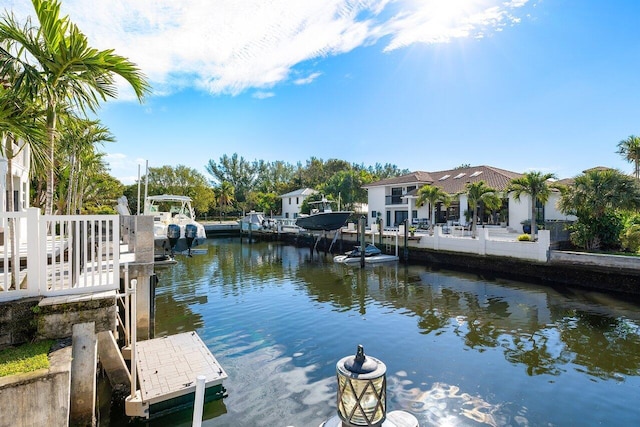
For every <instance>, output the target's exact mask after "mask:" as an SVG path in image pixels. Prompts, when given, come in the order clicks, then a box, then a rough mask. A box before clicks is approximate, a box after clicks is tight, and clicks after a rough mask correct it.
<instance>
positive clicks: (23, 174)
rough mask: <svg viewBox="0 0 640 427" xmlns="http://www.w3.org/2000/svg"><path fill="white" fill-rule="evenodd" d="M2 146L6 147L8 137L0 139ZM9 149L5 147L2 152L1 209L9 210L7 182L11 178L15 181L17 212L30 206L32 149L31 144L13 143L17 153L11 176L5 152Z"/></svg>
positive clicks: (14, 200) (14, 201)
mask: <svg viewBox="0 0 640 427" xmlns="http://www.w3.org/2000/svg"><path fill="white" fill-rule="evenodd" d="M0 144H2V147H6V144H7V141H6V139H2V140H1V141H0ZM6 152H7V150H6V149H3V150H2V153H3V154H0V190H1V191H0V210H1V211H2V212H6V211H7V207H8V203H7V197H8V196H9V195H8V193H7V182H8V180H11V181H12V183H13V195H12V197H13V210H14V211H16V212H24V211H25V210H26V209H27V208H28V207H29V167H30V161H31V156H30V149H29V146H28V145H26V146H23V145H22V144H16V143H13V152H14V153H17V154H15V155H14V157H13V158H12V159H11V176H9V161H8V159H7V158H6V156H5V154H4V153H6Z"/></svg>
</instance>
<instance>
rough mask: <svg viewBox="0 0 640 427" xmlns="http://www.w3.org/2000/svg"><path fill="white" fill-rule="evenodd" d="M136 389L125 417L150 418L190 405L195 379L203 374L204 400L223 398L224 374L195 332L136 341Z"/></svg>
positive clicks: (225, 376) (127, 403)
mask: <svg viewBox="0 0 640 427" xmlns="http://www.w3.org/2000/svg"><path fill="white" fill-rule="evenodd" d="M135 351H136V367H137V369H136V371H137V373H138V378H139V385H140V389H139V390H138V392H137V395H136V398H135V399H127V402H126V405H125V410H126V413H127V415H129V416H138V417H144V418H154V417H158V416H161V415H164V414H165V413H168V412H173V411H175V410H179V409H183V408H187V407H190V406H192V405H193V401H194V394H195V390H196V378H197V377H198V376H199V375H204V376H205V377H206V380H205V389H206V391H205V402H208V401H211V400H216V399H221V398H222V397H224V393H225V388H224V387H223V386H222V381H223V380H225V379H226V378H227V374H226V372H225V371H224V369H223V368H222V366H220V364H219V363H218V361H217V360H216V358H215V357H214V356H213V354H211V352H210V351H209V349H208V348H207V346H206V345H205V344H204V342H202V340H201V339H200V337H199V336H198V334H197V333H195V332H184V333H181V334H177V335H170V336H167V337H163V338H154V339H151V340H147V341H140V342H138V343H136V346H135Z"/></svg>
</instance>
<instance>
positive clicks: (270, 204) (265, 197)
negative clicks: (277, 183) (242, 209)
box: [247, 191, 281, 215]
mask: <svg viewBox="0 0 640 427" xmlns="http://www.w3.org/2000/svg"><path fill="white" fill-rule="evenodd" d="M280 201H281V199H280V197H278V195H277V194H276V193H273V192H271V193H263V192H262V191H251V192H249V194H248V196H247V203H248V207H249V209H253V210H255V211H257V212H264V213H265V214H266V215H272V214H273V215H277V214H278V213H279V212H280Z"/></svg>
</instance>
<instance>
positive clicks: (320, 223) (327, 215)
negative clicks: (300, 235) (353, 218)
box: [296, 197, 353, 231]
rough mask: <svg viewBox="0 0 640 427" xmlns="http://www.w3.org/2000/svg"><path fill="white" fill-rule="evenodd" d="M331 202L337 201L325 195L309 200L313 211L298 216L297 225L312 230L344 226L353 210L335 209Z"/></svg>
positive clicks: (328, 229) (335, 228)
mask: <svg viewBox="0 0 640 427" xmlns="http://www.w3.org/2000/svg"><path fill="white" fill-rule="evenodd" d="M331 203H335V202H334V201H333V200H327V199H326V198H324V197H323V198H322V200H319V201H317V202H309V204H310V205H312V206H313V207H312V208H311V213H310V214H309V215H300V216H299V217H298V218H296V225H297V226H298V227H300V228H304V229H305V230H311V231H333V230H337V229H339V228H342V227H343V226H344V224H345V223H346V222H347V219H349V216H350V215H351V214H352V213H353V212H352V211H340V210H339V211H334V210H333V209H332V208H331Z"/></svg>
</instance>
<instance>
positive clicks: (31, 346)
mask: <svg viewBox="0 0 640 427" xmlns="http://www.w3.org/2000/svg"><path fill="white" fill-rule="evenodd" d="M52 343H53V341H50V340H47V341H38V342H35V343H28V344H23V345H21V346H19V347H12V348H8V349H5V350H2V351H0V377H4V376H8V375H14V374H21V373H25V372H32V371H35V370H37V369H41V368H48V367H49V358H48V357H47V353H48V352H49V349H50V348H51V344H52Z"/></svg>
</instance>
